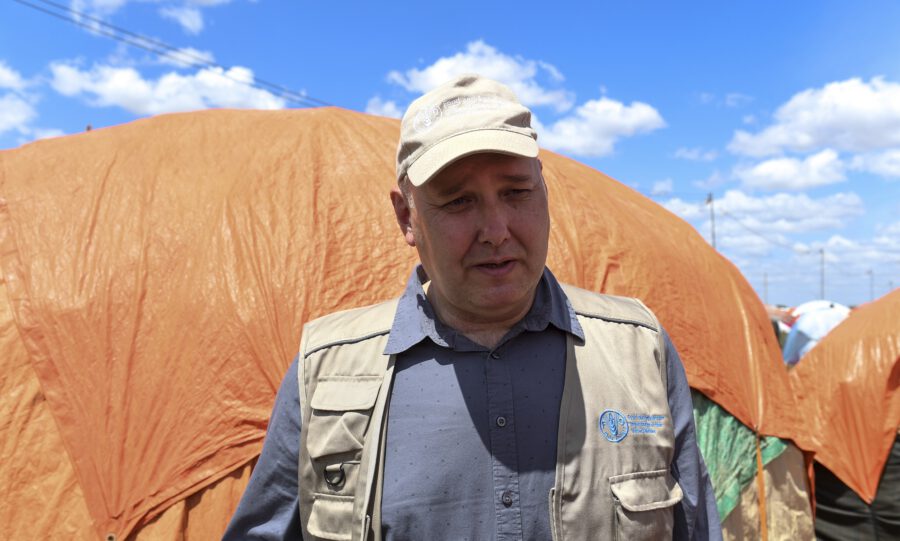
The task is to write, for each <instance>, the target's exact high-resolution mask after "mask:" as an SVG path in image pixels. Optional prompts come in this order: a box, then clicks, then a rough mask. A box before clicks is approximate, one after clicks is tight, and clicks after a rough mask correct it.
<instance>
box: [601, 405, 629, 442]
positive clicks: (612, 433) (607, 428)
mask: <svg viewBox="0 0 900 541" xmlns="http://www.w3.org/2000/svg"><path fill="white" fill-rule="evenodd" d="M598 426H599V428H600V433H601V434H603V437H605V438H606V439H608V440H609V441H611V442H613V443H618V442H620V441H622V440H624V439H625V436H627V435H628V420H627V419H626V418H625V416H624V415H622V414H621V413H619V412H618V411H616V410H606V411H604V412H603V413H601V414H600V421H599V422H598Z"/></svg>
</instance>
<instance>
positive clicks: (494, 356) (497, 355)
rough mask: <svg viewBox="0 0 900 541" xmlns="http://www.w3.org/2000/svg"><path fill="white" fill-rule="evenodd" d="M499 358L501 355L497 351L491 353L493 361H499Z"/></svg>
mask: <svg viewBox="0 0 900 541" xmlns="http://www.w3.org/2000/svg"><path fill="white" fill-rule="evenodd" d="M499 358H500V354H499V353H497V352H496V351H495V352H493V353H491V359H499Z"/></svg>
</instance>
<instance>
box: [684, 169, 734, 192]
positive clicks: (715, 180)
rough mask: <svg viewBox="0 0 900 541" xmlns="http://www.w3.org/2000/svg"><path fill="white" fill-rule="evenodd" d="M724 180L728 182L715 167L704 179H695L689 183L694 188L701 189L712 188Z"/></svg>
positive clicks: (723, 182) (721, 183)
mask: <svg viewBox="0 0 900 541" xmlns="http://www.w3.org/2000/svg"><path fill="white" fill-rule="evenodd" d="M726 182H728V179H727V178H726V177H725V176H724V175H723V174H722V173H721V172H720V171H719V170H718V169H716V170H715V171H713V172H712V173H710V175H709V176H708V177H706V178H705V179H703V180H695V181H693V182H691V184H692V185H693V186H694V187H696V188H700V189H701V190H710V189H713V188H718V187H719V186H721V185H723V184H725V183H726Z"/></svg>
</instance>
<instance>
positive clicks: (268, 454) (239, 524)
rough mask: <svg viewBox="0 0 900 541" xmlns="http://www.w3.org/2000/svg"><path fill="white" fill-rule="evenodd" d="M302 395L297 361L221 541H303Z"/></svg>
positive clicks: (290, 369) (288, 374)
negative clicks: (299, 478) (299, 471)
mask: <svg viewBox="0 0 900 541" xmlns="http://www.w3.org/2000/svg"><path fill="white" fill-rule="evenodd" d="M299 452H300V389H299V388H298V383H297V359H296V358H295V359H294V362H293V363H291V366H290V368H288V371H287V374H286V375H285V376H284V380H283V381H282V382H281V387H280V388H279V389H278V395H277V396H276V397H275V406H274V408H273V409H272V417H271V419H270V421H269V428H268V431H267V432H266V440H265V442H264V443H263V449H262V453H261V454H260V455H259V461H258V462H257V463H256V467H255V468H253V473H252V474H251V476H250V483H249V484H248V485H247V488H246V490H244V495H243V496H242V497H241V501H240V503H239V504H238V507H237V510H236V511H235V512H234V516H232V517H231V522H230V523H229V524H228V529H227V530H226V531H225V535H224V536H223V537H222V541H276V540H277V541H300V540H302V538H303V536H302V534H301V532H300V513H299V507H298V501H299V499H298V490H297V467H298V466H297V461H298V454H299Z"/></svg>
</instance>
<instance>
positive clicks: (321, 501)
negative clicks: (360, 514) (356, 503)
mask: <svg viewBox="0 0 900 541" xmlns="http://www.w3.org/2000/svg"><path fill="white" fill-rule="evenodd" d="M313 497H314V498H315V499H314V500H313V504H312V510H311V513H310V515H309V522H308V523H307V525H306V528H307V529H308V530H309V533H311V534H312V535H314V536H316V537H318V538H321V539H331V540H334V541H349V540H350V538H351V537H352V534H351V530H350V528H351V525H352V524H353V496H336V495H333V494H318V493H317V494H314V495H313Z"/></svg>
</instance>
